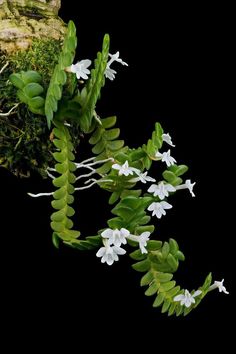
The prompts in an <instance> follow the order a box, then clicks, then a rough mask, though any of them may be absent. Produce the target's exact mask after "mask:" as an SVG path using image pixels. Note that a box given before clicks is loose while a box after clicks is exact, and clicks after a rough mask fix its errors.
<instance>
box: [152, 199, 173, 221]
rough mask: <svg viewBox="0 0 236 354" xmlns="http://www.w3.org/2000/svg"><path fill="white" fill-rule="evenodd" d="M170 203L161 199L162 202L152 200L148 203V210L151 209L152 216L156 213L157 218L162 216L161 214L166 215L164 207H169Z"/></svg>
mask: <svg viewBox="0 0 236 354" xmlns="http://www.w3.org/2000/svg"><path fill="white" fill-rule="evenodd" d="M171 208H172V205H171V204H169V203H167V202H165V201H163V202H153V203H152V204H150V205H149V207H148V210H149V211H152V216H154V215H156V217H157V218H158V219H160V218H161V217H162V215H166V211H165V209H171Z"/></svg>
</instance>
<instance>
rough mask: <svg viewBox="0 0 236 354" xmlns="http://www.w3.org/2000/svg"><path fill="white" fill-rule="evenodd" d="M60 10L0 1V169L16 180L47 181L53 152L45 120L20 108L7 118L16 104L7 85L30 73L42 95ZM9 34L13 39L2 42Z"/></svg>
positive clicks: (53, 58) (50, 4) (58, 37)
mask: <svg viewBox="0 0 236 354" xmlns="http://www.w3.org/2000/svg"><path fill="white" fill-rule="evenodd" d="M59 8H60V1H58V0H56V1H55V0H54V1H53V0H52V1H46V0H44V1H28V0H23V1H20V0H18V1H5V0H0V19H1V18H2V19H1V20H0V166H3V167H6V168H7V169H9V170H10V171H11V172H13V173H14V174H16V175H18V176H29V175H30V172H31V171H32V170H36V171H38V172H40V174H41V175H42V176H46V172H45V170H46V168H47V167H48V166H51V165H52V164H53V157H52V152H53V149H54V148H53V145H52V142H51V139H50V131H49V130H48V127H47V122H46V118H45V117H44V116H40V115H36V114H33V113H32V112H30V111H29V110H28V108H27V107H26V105H24V104H22V103H21V104H19V106H17V108H16V109H14V111H13V112H12V114H10V115H6V112H8V111H9V110H10V109H11V108H12V107H13V106H14V105H16V104H17V103H19V100H18V98H17V96H16V88H15V87H13V85H12V84H11V83H10V82H9V80H8V79H9V76H10V75H11V74H12V73H14V72H19V71H22V70H23V71H27V70H35V71H37V72H39V73H40V74H41V75H42V78H43V82H42V85H43V86H44V88H45V91H46V89H47V86H48V84H49V81H50V78H51V76H52V73H53V70H54V67H55V65H56V64H57V60H58V55H59V52H60V48H61V44H62V42H63V38H64V33H65V29H66V25H65V24H64V22H63V21H62V20H61V19H60V18H59V17H58V16H57V14H58V10H59ZM32 14H33V15H32ZM34 15H36V17H35V18H32V16H34ZM51 26H52V27H53V29H54V30H53V31H52V27H51ZM14 28H15V29H16V31H14V30H12V29H14ZM11 30H12V31H13V32H11ZM9 31H10V33H11V34H12V37H11V35H10V36H9V38H8V39H7V38H6V37H4V36H5V34H6V33H7V32H9ZM2 69H3V70H2ZM72 129H73V128H72ZM76 141H77V137H76V134H75V144H76Z"/></svg>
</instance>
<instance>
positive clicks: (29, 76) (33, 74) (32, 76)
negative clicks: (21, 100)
mask: <svg viewBox="0 0 236 354" xmlns="http://www.w3.org/2000/svg"><path fill="white" fill-rule="evenodd" d="M21 77H22V80H23V81H24V84H25V85H27V84H29V83H31V82H35V83H40V82H42V76H41V75H40V74H39V73H38V72H37V71H33V70H29V71H24V72H22V73H21Z"/></svg>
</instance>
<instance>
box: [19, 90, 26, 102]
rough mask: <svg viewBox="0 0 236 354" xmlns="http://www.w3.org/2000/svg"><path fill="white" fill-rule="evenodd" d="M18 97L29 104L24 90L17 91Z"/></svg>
mask: <svg viewBox="0 0 236 354" xmlns="http://www.w3.org/2000/svg"><path fill="white" fill-rule="evenodd" d="M17 97H18V98H19V100H20V101H21V102H23V103H25V104H28V97H27V96H26V95H25V94H24V92H23V91H21V90H18V91H17Z"/></svg>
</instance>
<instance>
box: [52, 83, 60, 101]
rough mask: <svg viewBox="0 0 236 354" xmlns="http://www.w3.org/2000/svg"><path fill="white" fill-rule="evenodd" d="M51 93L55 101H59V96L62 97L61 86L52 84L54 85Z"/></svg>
mask: <svg viewBox="0 0 236 354" xmlns="http://www.w3.org/2000/svg"><path fill="white" fill-rule="evenodd" d="M51 89H52V93H53V95H54V97H55V99H56V100H58V101H59V100H60V99H61V96H62V88H61V86H59V85H58V84H57V83H54V85H52V88H51Z"/></svg>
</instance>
